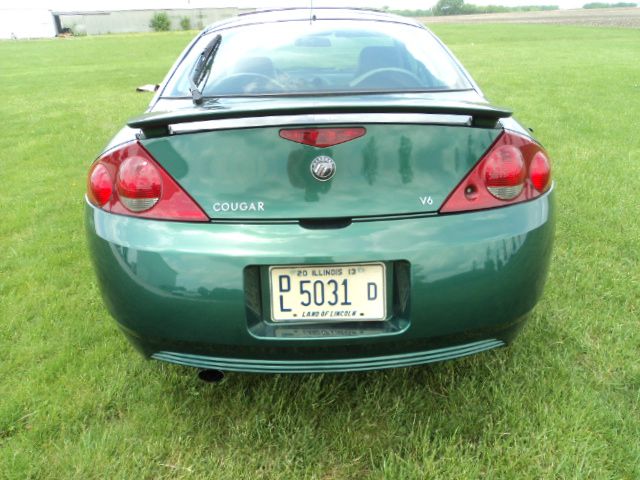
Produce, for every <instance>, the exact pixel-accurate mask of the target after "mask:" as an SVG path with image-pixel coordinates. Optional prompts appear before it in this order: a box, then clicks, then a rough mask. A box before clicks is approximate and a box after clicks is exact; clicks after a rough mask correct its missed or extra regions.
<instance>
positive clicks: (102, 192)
mask: <svg viewBox="0 0 640 480" xmlns="http://www.w3.org/2000/svg"><path fill="white" fill-rule="evenodd" d="M88 180H89V184H88V186H87V195H88V196H89V199H90V200H91V203H93V204H94V205H97V206H98V207H101V206H103V205H104V204H105V203H107V202H108V201H109V199H110V198H111V192H113V180H112V179H111V175H109V171H108V170H107V167H105V166H104V165H102V164H101V163H96V164H94V166H93V167H92V168H91V170H90V172H89V179H88Z"/></svg>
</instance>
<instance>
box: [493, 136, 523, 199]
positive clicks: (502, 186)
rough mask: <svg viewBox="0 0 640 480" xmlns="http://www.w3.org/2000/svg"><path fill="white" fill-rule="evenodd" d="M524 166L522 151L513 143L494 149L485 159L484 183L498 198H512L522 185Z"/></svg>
mask: <svg viewBox="0 0 640 480" xmlns="http://www.w3.org/2000/svg"><path fill="white" fill-rule="evenodd" d="M524 178H525V167H524V160H523V158H522V153H520V150H518V149H517V148H516V147H514V146H513V145H503V146H501V147H499V148H497V149H495V150H494V151H493V152H491V154H490V155H489V156H488V157H487V159H486V160H485V165H484V184H485V185H486V187H487V190H489V193H491V195H493V196H494V197H496V198H499V199H500V200H513V199H514V198H516V197H517V196H518V195H520V192H522V189H523V187H524Z"/></svg>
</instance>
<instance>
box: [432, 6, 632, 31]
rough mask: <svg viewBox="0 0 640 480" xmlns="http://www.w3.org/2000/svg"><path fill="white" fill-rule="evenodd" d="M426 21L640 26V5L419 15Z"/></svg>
mask: <svg viewBox="0 0 640 480" xmlns="http://www.w3.org/2000/svg"><path fill="white" fill-rule="evenodd" d="M420 20H422V21H423V22H424V23H426V24H427V25H428V24H430V23H558V24H565V25H585V26H595V27H627V28H640V8H594V9H589V10H585V9H577V10H553V11H548V12H517V13H488V14H483V15H453V16H447V17H422V18H421V19H420Z"/></svg>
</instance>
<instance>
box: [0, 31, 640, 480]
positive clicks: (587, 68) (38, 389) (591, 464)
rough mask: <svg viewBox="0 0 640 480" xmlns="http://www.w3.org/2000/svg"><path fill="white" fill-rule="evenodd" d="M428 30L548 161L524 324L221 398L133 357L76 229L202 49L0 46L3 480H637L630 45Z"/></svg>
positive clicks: (639, 237)
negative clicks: (426, 356) (388, 364)
mask: <svg viewBox="0 0 640 480" xmlns="http://www.w3.org/2000/svg"><path fill="white" fill-rule="evenodd" d="M434 28H435V30H436V32H437V33H438V34H439V35H440V36H441V37H442V38H443V39H444V40H445V42H446V43H447V44H448V45H449V46H451V47H452V49H453V51H454V52H455V53H456V54H457V55H458V56H459V57H460V58H461V60H462V61H463V63H464V64H465V65H466V66H467V67H468V68H469V70H470V71H471V72H472V74H473V75H474V76H475V78H476V80H477V81H478V82H479V83H480V85H481V86H482V87H484V89H485V93H486V94H487V96H488V97H489V98H490V99H491V100H492V101H493V102H494V103H496V104H498V105H505V106H509V107H511V108H513V109H514V110H515V112H517V117H518V118H519V119H520V120H521V121H522V122H523V123H524V124H525V125H527V126H530V127H533V128H534V129H535V133H536V135H537V136H538V137H539V138H540V140H541V141H542V142H543V143H544V144H545V145H546V147H547V149H548V151H549V152H550V155H551V157H552V160H553V167H554V178H555V181H556V184H557V200H558V202H557V203H558V225H557V241H556V248H555V252H554V259H553V263H552V268H551V273H550V278H549V282H548V284H547V288H546V291H545V295H544V297H543V299H542V301H541V302H540V303H539V304H538V306H537V307H536V309H535V310H534V313H533V315H532V317H531V320H530V322H529V324H528V325H527V327H526V328H525V329H524V331H523V332H522V334H521V336H520V337H519V338H518V339H517V341H516V342H515V343H514V344H513V345H512V346H511V347H509V348H506V349H501V350H497V351H492V352H489V353H485V354H481V355H478V356H475V357H470V358H465V359H460V360H457V361H452V362H448V363H441V364H433V365H427V366H424V367H415V368H408V369H399V370H387V371H380V372H368V373H355V374H331V375H298V376H293V375H264V376H262V375H248V374H231V375H229V376H228V377H227V378H226V379H225V381H224V382H223V383H221V384H217V385H209V384H203V383H200V382H199V381H198V380H197V379H196V376H195V371H194V370H190V369H187V368H182V367H177V366H172V365H166V364H161V363H157V362H149V361H145V360H143V359H142V358H141V357H140V356H139V355H138V354H137V353H136V352H135V351H133V349H132V348H131V347H130V346H129V345H128V344H127V342H126V341H125V339H124V337H123V336H122V335H121V334H120V332H119V331H118V329H117V328H116V326H115V324H114V322H113V321H112V320H111V319H110V318H109V315H108V313H107V311H106V309H105V307H104V306H103V304H102V301H101V299H100V295H99V292H98V289H97V287H96V282H95V280H94V277H93V272H92V270H91V267H90V263H89V259H88V255H87V250H86V245H85V240H84V232H83V229H84V227H83V224H82V210H83V202H84V200H83V194H84V190H85V175H86V171H87V168H88V166H89V164H90V162H91V161H92V160H93V159H94V158H95V156H96V155H97V154H98V153H99V152H100V149H101V148H102V147H103V145H104V144H105V143H106V142H107V140H108V139H109V138H110V136H111V135H112V134H114V133H115V132H116V130H117V129H118V128H119V126H120V125H122V124H123V123H124V122H125V121H126V119H127V118H129V117H131V116H133V115H134V114H136V113H139V112H141V111H142V110H143V109H144V108H145V106H146V104H147V102H148V100H149V98H150V97H149V96H147V95H146V94H136V93H135V92H134V89H135V87H136V86H137V85H139V84H143V83H152V82H155V81H159V80H160V79H161V78H162V77H163V75H164V73H165V72H166V70H167V69H168V68H169V66H170V65H171V63H172V62H173V60H174V58H175V57H176V55H177V54H178V52H179V51H180V50H181V49H182V48H183V47H184V45H185V44H186V43H187V42H188V41H189V39H190V38H191V37H192V35H193V32H192V33H168V34H150V35H131V36H105V37H95V38H91V37H86V38H73V39H64V40H63V39H58V40H44V41H20V42H13V41H7V42H0V122H1V125H2V132H1V134H0V178H1V179H2V184H1V185H0V316H1V319H0V478H7V479H24V478H38V479H40V478H50V479H63V478H65V479H66V478H80V479H90V478H114V479H115V478H118V479H120V478H122V479H133V478H136V479H137V478H145V479H160V478H167V479H169V478H170V479H175V478H216V479H234V480H235V479H241V478H248V479H254V478H269V479H271V478H273V479H294V478H295V479H298V478H308V479H345V478H392V479H394V478H397V479H409V478H416V479H424V478H455V479H461V478H517V479H529V478H530V479H539V478H565V479H569V478H575V479H638V478H640V441H639V440H638V439H639V438H640V361H639V358H640V323H639V318H638V317H639V315H640V308H639V307H640V261H639V256H640V253H639V252H640V221H639V220H638V217H639V213H640V200H639V198H640V196H639V192H640V135H639V133H638V130H639V127H640V123H639V120H638V113H639V112H640V65H639V62H638V59H639V54H640V31H638V30H631V29H600V28H583V27H571V26H540V25H493V24H492V25H455V24H447V25H444V24H443V25H434Z"/></svg>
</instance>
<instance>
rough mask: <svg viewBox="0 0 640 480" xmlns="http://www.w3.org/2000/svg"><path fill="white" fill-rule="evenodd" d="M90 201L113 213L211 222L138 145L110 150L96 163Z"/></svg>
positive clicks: (89, 194) (91, 183) (92, 174)
mask: <svg viewBox="0 0 640 480" xmlns="http://www.w3.org/2000/svg"><path fill="white" fill-rule="evenodd" d="M87 198H88V199H89V201H90V202H91V203H92V204H93V205H95V206H96V207H99V208H101V209H103V210H106V211H108V212H112V213H119V214H123V215H132V216H136V217H144V218H154V219H162V220H182V221H190V222H206V221H209V217H207V215H206V214H205V213H204V212H203V211H202V209H201V208H200V207H199V206H198V204H197V203H196V202H195V201H194V200H193V199H192V198H191V197H190V196H189V195H188V194H187V193H186V192H185V191H184V190H183V189H182V187H180V185H178V183H177V182H176V181H175V180H174V179H173V178H172V177H171V176H170V175H169V174H168V173H167V171H166V170H165V169H164V168H162V166H161V165H160V164H158V162H156V161H155V159H154V158H153V157H152V156H151V154H150V153H149V152H148V151H147V150H146V149H145V148H144V147H143V146H142V145H140V143H138V142H131V143H127V144H124V145H122V146H120V147H117V148H115V149H113V150H110V151H108V152H107V153H105V154H104V155H102V156H101V157H99V158H98V159H97V160H96V161H95V162H94V164H93V165H92V166H91V169H90V170H89V178H88V182H87Z"/></svg>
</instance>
